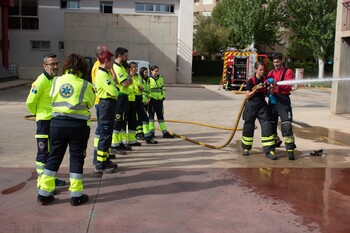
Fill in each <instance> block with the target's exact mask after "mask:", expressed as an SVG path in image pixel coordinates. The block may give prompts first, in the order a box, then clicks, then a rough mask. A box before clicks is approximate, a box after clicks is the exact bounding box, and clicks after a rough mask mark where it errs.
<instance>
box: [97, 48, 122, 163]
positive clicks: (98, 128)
mask: <svg viewBox="0 0 350 233" xmlns="http://www.w3.org/2000/svg"><path fill="white" fill-rule="evenodd" d="M103 51H109V49H108V48H107V47H106V46H104V45H99V46H97V47H96V58H97V59H96V62H95V63H94V65H93V67H92V69H91V82H92V84H94V83H95V77H96V73H97V71H98V70H99V68H100V65H101V63H100V61H99V59H98V56H99V55H100V54H101V53H102V52H103ZM108 72H109V74H110V75H111V77H112V78H113V80H114V82H116V78H115V73H114V71H113V67H112V68H111V69H109V70H108ZM99 101H100V99H99V98H98V97H96V100H95V110H96V117H97V118H98V117H99V116H98V113H99V111H98V103H99ZM100 130H101V126H100V125H99V122H98V121H97V126H96V129H95V137H94V158H93V162H92V163H93V165H96V158H97V146H98V141H99V139H100ZM109 158H110V159H116V157H115V155H111V154H110V155H109Z"/></svg>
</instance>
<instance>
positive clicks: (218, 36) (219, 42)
mask: <svg viewBox="0 0 350 233" xmlns="http://www.w3.org/2000/svg"><path fill="white" fill-rule="evenodd" d="M196 20H197V23H198V24H197V26H196V27H195V32H194V39H193V45H194V48H195V49H196V50H197V51H199V52H200V53H202V54H207V55H208V56H210V57H214V56H213V55H214V54H216V53H218V52H220V50H222V49H223V48H225V46H226V45H227V43H228V35H229V34H228V32H227V29H226V28H224V27H222V26H219V25H216V24H215V23H214V22H213V20H212V18H211V17H210V16H199V17H197V19H196Z"/></svg>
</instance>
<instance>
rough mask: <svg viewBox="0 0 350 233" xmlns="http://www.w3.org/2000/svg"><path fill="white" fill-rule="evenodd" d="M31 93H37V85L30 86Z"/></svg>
mask: <svg viewBox="0 0 350 233" xmlns="http://www.w3.org/2000/svg"><path fill="white" fill-rule="evenodd" d="M32 93H33V94H36V93H38V87H37V86H35V85H33V86H32Z"/></svg>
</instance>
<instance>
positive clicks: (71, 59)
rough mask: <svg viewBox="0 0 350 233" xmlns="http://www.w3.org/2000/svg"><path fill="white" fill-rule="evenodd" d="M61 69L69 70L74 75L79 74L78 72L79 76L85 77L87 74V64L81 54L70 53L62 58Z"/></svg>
mask: <svg viewBox="0 0 350 233" xmlns="http://www.w3.org/2000/svg"><path fill="white" fill-rule="evenodd" d="M62 70H63V72H66V71H69V72H70V73H71V74H74V75H79V72H80V73H81V74H82V77H81V78H83V79H85V78H86V77H87V74H88V64H87V62H86V60H85V58H84V57H83V56H81V55H79V54H75V53H72V54H71V55H69V56H68V57H67V58H65V59H64V63H63V67H62Z"/></svg>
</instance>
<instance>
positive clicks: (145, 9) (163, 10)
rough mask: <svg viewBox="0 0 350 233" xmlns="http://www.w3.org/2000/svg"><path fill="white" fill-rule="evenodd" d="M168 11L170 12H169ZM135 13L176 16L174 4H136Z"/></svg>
mask: <svg viewBox="0 0 350 233" xmlns="http://www.w3.org/2000/svg"><path fill="white" fill-rule="evenodd" d="M167 9H168V10H167ZM135 12H138V13H159V14H174V13H175V5H174V4H158V3H140V2H136V3H135Z"/></svg>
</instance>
